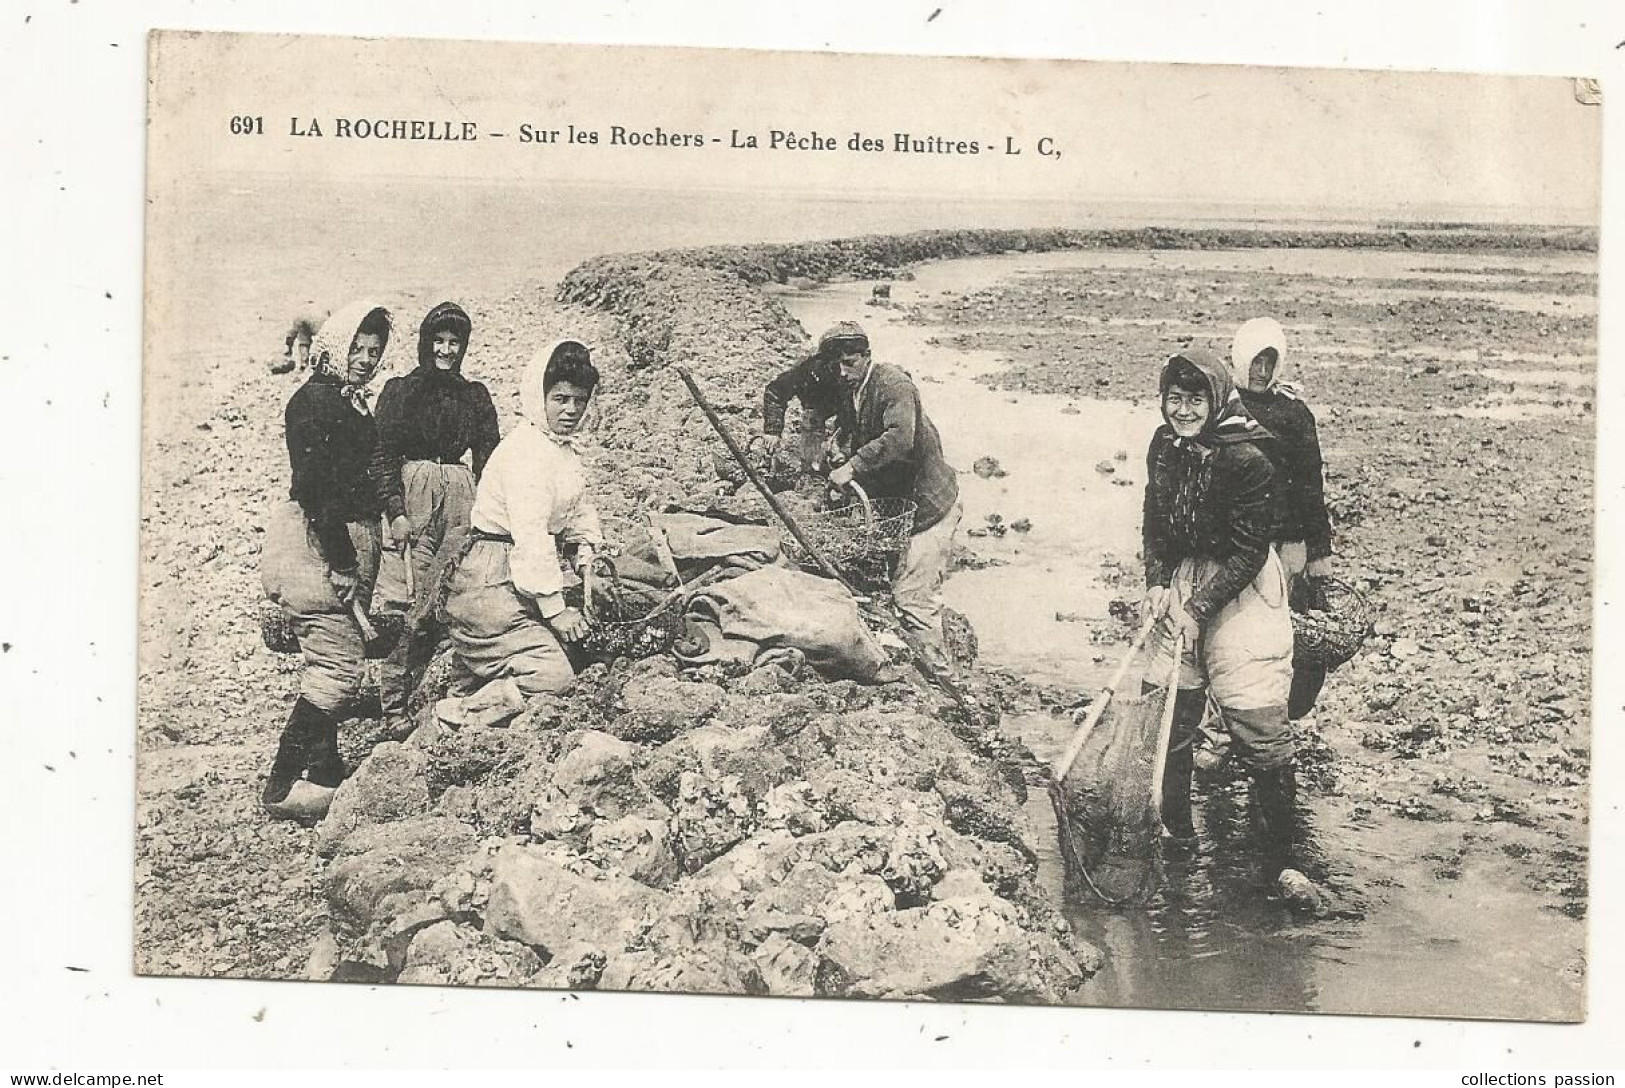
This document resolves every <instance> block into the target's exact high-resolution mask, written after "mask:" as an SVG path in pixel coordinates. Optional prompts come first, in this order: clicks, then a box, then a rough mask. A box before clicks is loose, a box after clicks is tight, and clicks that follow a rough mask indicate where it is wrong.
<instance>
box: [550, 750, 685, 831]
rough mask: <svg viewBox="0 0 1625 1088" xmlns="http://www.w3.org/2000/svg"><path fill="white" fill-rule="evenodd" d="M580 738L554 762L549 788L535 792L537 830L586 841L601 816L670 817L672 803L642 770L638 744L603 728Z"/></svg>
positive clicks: (604, 818)
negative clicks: (645, 778)
mask: <svg viewBox="0 0 1625 1088" xmlns="http://www.w3.org/2000/svg"><path fill="white" fill-rule="evenodd" d="M574 739H575V746H574V747H573V748H571V749H570V750H569V751H567V752H566V753H565V754H564V756H563V757H562V758H561V759H559V761H558V762H557V763H555V764H554V765H553V767H552V775H551V781H550V784H549V787H548V789H546V790H545V791H543V792H542V793H541V794H540V795H538V796H537V797H536V798H535V801H534V804H533V806H532V811H531V815H530V831H531V834H532V836H534V837H535V838H538V839H568V840H570V841H572V842H575V843H577V844H580V843H581V842H582V841H584V839H585V837H586V836H587V835H588V834H589V833H590V832H591V830H592V829H593V827H594V826H596V825H597V824H598V823H599V822H600V821H604V820H612V821H613V820H619V819H622V818H623V817H626V816H632V815H637V816H642V817H645V818H649V819H654V820H661V821H663V820H664V819H665V816H666V815H667V810H666V807H665V806H664V805H663V804H662V803H661V802H660V800H659V799H658V798H656V797H655V796H654V794H653V793H652V792H651V791H650V790H649V788H648V787H647V786H645V785H644V784H643V782H642V780H641V779H640V778H639V776H638V774H637V766H638V757H639V749H638V748H637V747H636V746H634V745H631V744H628V743H627V742H626V741H624V740H620V739H619V738H617V737H613V736H611V735H610V734H608V733H603V732H599V731H597V730H587V731H583V732H580V733H577V734H576V735H575V738H574Z"/></svg>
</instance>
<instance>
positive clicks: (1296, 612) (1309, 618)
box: [1292, 578, 1374, 670]
mask: <svg viewBox="0 0 1625 1088" xmlns="http://www.w3.org/2000/svg"><path fill="white" fill-rule="evenodd" d="M1373 629H1374V624H1373V621H1372V609H1371V602H1370V601H1368V600H1366V598H1365V595H1364V594H1362V593H1361V592H1360V591H1359V590H1357V589H1355V588H1354V587H1353V586H1351V585H1349V584H1348V583H1347V582H1344V581H1342V580H1341V579H1337V578H1301V579H1299V580H1298V583H1297V585H1295V586H1294V587H1293V590H1292V663H1293V664H1294V665H1297V666H1300V667H1305V666H1306V667H1309V668H1319V669H1327V670H1331V669H1335V668H1337V667H1338V666H1339V665H1342V664H1344V663H1346V662H1347V661H1348V660H1349V659H1350V658H1352V657H1353V656H1354V655H1355V654H1356V653H1358V652H1359V649H1360V647H1361V646H1362V645H1364V643H1365V640H1366V639H1368V638H1370V637H1371V634H1372V631H1373Z"/></svg>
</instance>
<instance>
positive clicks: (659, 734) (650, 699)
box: [609, 674, 723, 744]
mask: <svg viewBox="0 0 1625 1088" xmlns="http://www.w3.org/2000/svg"><path fill="white" fill-rule="evenodd" d="M722 699H723V691H722V688H720V687H719V686H717V685H716V684H711V683H690V682H688V681H686V680H677V679H674V678H671V677H666V676H658V675H648V674H643V675H638V676H634V677H633V678H632V679H630V680H628V681H627V682H626V686H625V687H624V688H622V689H621V696H620V700H619V711H620V713H619V714H618V715H617V716H616V718H615V720H614V721H613V722H612V723H610V726H609V728H610V730H611V731H612V732H613V733H614V734H615V735H616V736H618V737H622V738H624V739H626V740H635V741H639V742H642V743H645V744H649V743H661V742H664V741H668V740H670V739H671V738H672V737H675V736H676V735H677V734H679V733H681V732H683V731H685V730H688V729H694V728H696V727H698V726H700V725H703V724H705V722H706V720H707V719H708V718H710V717H711V715H713V714H715V713H716V711H717V708H718V707H720V706H721V705H722Z"/></svg>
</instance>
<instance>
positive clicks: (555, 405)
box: [543, 382, 592, 435]
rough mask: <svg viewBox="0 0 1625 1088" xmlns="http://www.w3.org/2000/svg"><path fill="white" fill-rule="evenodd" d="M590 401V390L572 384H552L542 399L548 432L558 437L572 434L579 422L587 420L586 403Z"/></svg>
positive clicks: (579, 424)
mask: <svg viewBox="0 0 1625 1088" xmlns="http://www.w3.org/2000/svg"><path fill="white" fill-rule="evenodd" d="M591 400H592V390H591V389H584V388H582V387H581V386H579V385H576V384H575V383H574V382H554V383H553V386H552V387H551V388H550V389H548V391H547V395H546V396H545V397H544V398H543V401H544V403H545V404H546V406H547V427H548V430H550V431H552V432H553V433H554V434H558V435H571V434H574V433H575V430H576V428H577V427H579V426H581V421H582V420H583V419H585V418H587V403H588V402H589V401H591Z"/></svg>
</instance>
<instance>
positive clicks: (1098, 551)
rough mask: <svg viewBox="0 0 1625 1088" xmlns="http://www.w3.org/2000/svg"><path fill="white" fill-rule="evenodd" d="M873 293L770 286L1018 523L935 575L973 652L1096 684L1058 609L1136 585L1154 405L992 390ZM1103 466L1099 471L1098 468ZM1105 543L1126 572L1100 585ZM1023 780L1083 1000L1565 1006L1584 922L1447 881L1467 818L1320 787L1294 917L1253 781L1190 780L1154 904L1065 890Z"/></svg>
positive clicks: (1034, 720)
mask: <svg viewBox="0 0 1625 1088" xmlns="http://www.w3.org/2000/svg"><path fill="white" fill-rule="evenodd" d="M1447 260H1450V258H1449V257H1442V256H1441V255H1438V254H1408V253H1392V254H1390V253H1342V252H1339V253H1331V254H1314V253H1301V252H1296V251H1290V252H1285V253H1282V252H1236V253H1207V252H1204V253H1196V254H1187V253H1180V254H1177V255H1173V254H1161V253H1138V254H1135V253H1122V252H1103V253H1060V254H1041V255H1024V256H1019V257H1011V256H1006V257H991V258H979V259H971V260H962V261H954V262H948V263H940V264H933V265H927V266H924V267H922V268H920V269H919V270H918V272H917V278H916V279H915V280H913V281H900V282H897V283H894V284H893V285H892V297H893V301H894V302H895V303H898V304H900V305H903V306H906V305H908V304H910V303H911V302H913V301H916V300H919V299H923V298H927V297H931V296H935V295H940V294H945V293H946V294H957V293H963V292H966V291H971V290H976V289H978V288H982V287H986V286H989V285H991V284H993V283H996V282H1000V281H1010V280H1012V279H1017V278H1019V277H1020V276H1023V275H1027V274H1031V273H1034V272H1041V271H1044V270H1048V269H1055V268H1088V267H1107V266H1109V267H1114V268H1123V267H1138V268H1144V269H1146V270H1147V271H1148V272H1152V273H1155V272H1157V271H1162V270H1171V269H1172V268H1174V267H1176V266H1178V267H1187V268H1194V267H1201V268H1221V267H1222V268H1236V267H1243V268H1260V267H1264V266H1266V265H1274V266H1277V267H1282V268H1286V267H1291V268H1293V269H1298V268H1302V269H1304V270H1308V269H1319V270H1322V271H1324V270H1325V266H1324V265H1322V263H1321V262H1322V261H1330V262H1332V265H1333V266H1334V268H1333V269H1332V271H1331V273H1330V274H1337V275H1357V274H1364V275H1367V276H1378V275H1393V274H1395V273H1397V272H1402V271H1405V270H1406V269H1408V268H1410V267H1412V266H1415V265H1418V264H1427V263H1432V264H1441V263H1444V262H1445V261H1447ZM1520 263H1522V262H1520ZM1529 263H1530V266H1531V267H1532V268H1533V267H1536V266H1537V265H1557V266H1562V267H1567V266H1569V265H1570V262H1569V261H1567V260H1564V259H1557V260H1550V259H1542V260H1540V261H1538V262H1537V261H1531V262H1529ZM870 288H871V285H870V284H868V283H854V284H839V285H833V286H830V287H827V288H822V289H818V290H814V291H793V290H784V291H782V292H780V295H779V297H780V298H781V299H782V300H783V301H784V302H785V303H786V305H788V306H789V308H790V310H791V312H792V313H794V314H795V316H796V317H797V318H798V319H799V320H800V321H801V323H802V324H803V325H804V326H805V327H806V328H807V330H808V332H809V334H811V335H814V336H816V335H817V333H818V332H819V331H820V330H821V329H823V328H824V327H826V326H828V325H829V324H832V323H833V322H835V321H838V320H853V319H855V320H857V321H859V322H860V323H862V324H863V325H864V327H865V329H866V330H867V331H868V332H869V335H870V338H871V341H872V343H873V345H874V351H875V356H876V358H877V359H881V360H884V361H888V362H892V363H897V364H899V365H901V366H903V367H904V368H905V369H907V370H908V371H910V373H911V374H912V375H913V376H914V377H915V379H916V380H917V381H918V383H919V385H920V390H921V397H922V399H923V400H924V402H925V406H926V410H927V412H928V413H930V414H931V415H932V417H933V419H934V420H936V421H937V423H938V426H939V430H940V431H941V432H942V439H943V445H944V448H945V450H946V452H947V455H948V458H949V460H950V462H951V463H953V464H954V465H955V466H957V467H958V468H959V469H960V479H961V494H962V497H963V501H964V504H965V513H966V517H965V522H964V526H965V528H966V529H979V528H981V527H983V526H985V525H986V524H987V522H986V518H987V516H988V515H989V514H998V515H1000V516H1001V517H1002V519H1003V522H1004V523H1005V524H1009V523H1010V522H1012V521H1014V520H1016V519H1018V518H1023V517H1025V518H1030V519H1031V521H1032V528H1031V531H1029V532H1027V533H1016V532H1009V533H1007V534H1006V535H1005V536H1003V537H1002V538H1001V537H996V536H984V537H981V538H978V539H975V540H972V541H969V543H971V544H972V545H973V549H974V551H975V552H976V553H977V554H978V555H980V556H983V557H988V558H996V559H999V560H1002V561H1003V563H1004V565H1002V566H996V567H991V568H989V569H986V570H981V571H963V572H960V573H958V574H955V575H954V576H953V577H952V578H950V580H949V582H948V585H947V588H946V596H947V599H948V603H949V604H950V605H952V606H953V607H955V608H957V609H959V610H960V611H962V612H964V613H965V614H966V615H967V616H969V617H970V619H971V621H972V622H973V623H974V625H975V627H976V630H977V634H978V637H979V640H980V643H981V651H982V658H983V660H984V662H985V663H987V664H990V665H993V666H997V667H1001V668H1005V669H1009V670H1010V671H1012V672H1015V673H1018V674H1020V675H1022V676H1025V677H1027V678H1028V679H1031V680H1034V681H1039V682H1044V683H1052V684H1058V685H1065V686H1069V687H1074V688H1079V689H1091V690H1092V689H1095V688H1098V687H1099V686H1100V685H1101V684H1103V683H1104V680H1105V677H1106V676H1107V674H1108V673H1109V672H1110V670H1111V669H1112V668H1113V667H1114V666H1115V664H1116V661H1117V659H1118V657H1119V655H1120V654H1121V653H1122V652H1123V648H1122V647H1121V646H1097V645H1095V644H1093V643H1092V642H1091V641H1090V639H1089V635H1088V632H1089V630H1090V628H1091V627H1092V626H1093V624H1091V623H1079V622H1070V621H1069V620H1068V619H1066V617H1067V616H1068V615H1076V616H1079V617H1084V618H1087V619H1089V620H1099V619H1100V618H1101V617H1103V616H1105V615H1106V608H1107V605H1108V603H1109V602H1110V600H1111V599H1113V598H1114V597H1120V598H1124V599H1130V600H1132V599H1135V598H1137V596H1138V593H1139V591H1138V588H1137V572H1138V563H1137V560H1136V556H1137V553H1138V548H1139V539H1138V526H1139V503H1140V497H1141V485H1142V483H1143V480H1144V452H1145V447H1146V443H1147V442H1148V440H1149V438H1150V435H1151V432H1152V430H1153V428H1154V427H1155V425H1156V423H1157V422H1158V418H1157V415H1156V410H1155V407H1154V405H1153V404H1152V403H1151V401H1150V399H1149V398H1148V400H1147V401H1146V402H1143V403H1142V404H1140V405H1138V406H1135V405H1131V404H1129V403H1126V402H1121V401H1117V402H1113V401H1095V400H1085V399H1078V400H1072V399H1069V398H1066V397H1061V396H1054V395H1047V394H1035V393H1023V394H1021V395H1019V396H1014V395H1011V394H1009V393H1007V392H999V391H994V390H990V389H988V388H987V387H985V386H983V385H980V384H978V383H976V382H975V381H974V380H973V379H974V377H975V376H976V375H977V374H979V373H982V372H985V371H987V370H989V369H991V368H992V367H993V366H994V365H996V362H997V357H996V355H994V354H993V353H988V352H967V351H962V350H957V349H954V348H952V347H950V346H948V345H947V343H946V341H947V339H948V337H947V336H946V335H945V332H946V331H947V330H944V329H941V328H934V327H931V326H928V325H916V324H910V323H907V322H905V321H903V320H902V319H901V315H900V313H899V311H897V310H894V309H890V308H883V307H872V306H869V305H867V303H868V301H869V298H870ZM938 338H940V340H941V341H942V342H941V343H936V342H933V341H934V340H935V339H938ZM1542 376H1544V375H1542ZM949 421H951V422H949ZM1119 454H1122V455H1124V456H1123V459H1121V460H1118V459H1117V456H1118V455H1119ZM982 456H992V457H995V458H997V459H998V461H999V462H1000V465H1001V466H1002V468H1003V469H1004V470H1005V471H1006V473H1007V475H1005V476H1003V477H1000V478H993V479H983V478H981V477H978V476H976V475H974V474H973V473H971V472H970V471H969V468H970V466H971V465H972V464H973V463H974V462H975V460H976V459H977V458H978V457H982ZM1102 462H1104V463H1105V464H1106V465H1109V466H1110V468H1111V471H1110V472H1109V473H1104V472H1099V471H1097V470H1096V467H1095V466H1096V465H1097V464H1100V463H1102ZM1113 480H1124V481H1127V483H1128V486H1119V485H1117V484H1114V483H1112V481H1113ZM1108 557H1110V558H1112V559H1115V560H1118V561H1120V562H1121V563H1122V564H1123V565H1124V566H1126V567H1127V568H1128V569H1129V571H1130V574H1131V575H1133V577H1131V578H1129V579H1125V582H1124V583H1123V584H1120V585H1119V586H1118V587H1116V588H1114V587H1113V586H1112V585H1109V584H1106V583H1105V582H1104V581H1103V580H1102V578H1101V570H1102V564H1103V561H1106V560H1107V559H1108ZM1131 682H1132V680H1131ZM1005 727H1006V728H1007V729H1008V730H1009V731H1011V732H1012V733H1014V734H1015V735H1017V736H1019V737H1020V738H1021V739H1022V740H1023V741H1025V742H1026V743H1027V744H1028V746H1029V747H1031V748H1032V749H1033V751H1034V752H1035V753H1036V754H1037V755H1038V756H1039V757H1040V758H1041V759H1043V760H1045V761H1049V760H1051V759H1053V758H1054V757H1055V756H1056V755H1057V754H1058V753H1059V751H1060V750H1061V748H1063V747H1064V745H1065V744H1066V741H1067V740H1068V739H1069V737H1070V736H1071V732H1072V725H1071V722H1070V720H1069V719H1068V718H1066V717H1064V716H1051V715H1049V714H1044V713H1040V714H1032V715H1017V716H1012V717H1009V718H1007V719H1006V723H1005ZM1032 792H1033V797H1032V800H1031V801H1030V802H1029V803H1028V805H1027V808H1026V815H1027V817H1028V819H1029V820H1030V821H1031V827H1032V829H1033V832H1034V835H1033V841H1035V842H1036V843H1038V844H1039V851H1040V873H1039V878H1040V882H1041V884H1042V885H1043V886H1044V887H1045V888H1046V889H1047V890H1048V891H1049V892H1050V893H1051V894H1052V895H1053V896H1054V897H1055V898H1056V899H1057V900H1058V901H1060V902H1061V903H1062V904H1063V909H1064V911H1065V914H1066V916H1067V918H1068V919H1069V921H1070V922H1071V924H1072V925H1073V927H1074V929H1075V930H1076V931H1077V932H1078V934H1079V935H1080V936H1081V937H1083V938H1084V939H1085V940H1087V941H1089V942H1091V943H1093V944H1094V945H1096V946H1097V947H1099V948H1101V949H1102V950H1103V951H1104V952H1105V953H1106V955H1107V957H1108V962H1107V965H1106V967H1105V969H1104V970H1103V971H1102V972H1101V974H1100V975H1098V976H1096V977H1095V978H1094V979H1092V980H1091V981H1090V982H1089V983H1088V984H1087V985H1086V986H1084V987H1083V988H1082V989H1081V990H1080V992H1079V994H1078V996H1077V1001H1078V1003H1079V1004H1088V1005H1102V1006H1118V1007H1121V1006H1140V1007H1149V1008H1206V1009H1238V1010H1297V1011H1304V1010H1312V1011H1319V1012H1347V1013H1386V1014H1394V1015H1431V1016H1458V1017H1505V1018H1528V1019H1566V1018H1570V1017H1572V1016H1573V1015H1574V1014H1575V1010H1576V1009H1577V1007H1578V1005H1577V996H1576V995H1577V993H1578V990H1579V986H1580V976H1581V974H1582V973H1583V967H1582V965H1581V961H1580V958H1579V955H1580V954H1578V953H1577V952H1576V949H1579V948H1583V944H1584V941H1583V933H1582V930H1581V924H1580V923H1577V922H1574V921H1572V920H1570V919H1568V918H1565V917H1562V916H1560V915H1556V914H1554V913H1552V912H1550V911H1547V910H1545V909H1543V902H1542V900H1541V899H1540V898H1539V897H1538V896H1537V895H1535V894H1534V893H1532V892H1530V891H1529V890H1527V889H1526V888H1525V887H1524V886H1523V885H1522V884H1520V882H1519V880H1518V877H1517V875H1516V874H1515V873H1514V872H1512V871H1511V869H1510V867H1509V866H1508V865H1507V864H1506V863H1505V862H1504V861H1503V860H1500V859H1496V860H1486V859H1485V857H1483V856H1475V857H1474V858H1473V859H1472V860H1471V861H1470V862H1469V863H1468V864H1466V865H1464V866H1463V868H1462V870H1461V872H1460V875H1459V876H1457V877H1456V878H1455V879H1453V880H1449V881H1443V880H1440V879H1439V878H1438V877H1437V876H1436V875H1435V873H1434V872H1433V866H1434V865H1435V864H1436V860H1434V861H1430V860H1428V858H1427V857H1426V855H1429V854H1434V855H1436V856H1437V855H1448V854H1449V853H1450V852H1451V850H1452V848H1453V847H1454V846H1456V845H1459V843H1460V842H1461V837H1462V831H1461V828H1460V826H1459V825H1455V824H1449V823H1426V822H1417V821H1407V820H1400V819H1398V818H1394V817H1390V816H1386V815H1371V816H1368V817H1365V818H1363V819H1361V820H1358V821H1350V820H1348V819H1347V818H1346V817H1345V816H1343V815H1342V814H1340V813H1339V812H1337V811H1336V810H1334V809H1333V807H1332V805H1331V804H1330V803H1329V802H1327V801H1315V802H1313V803H1311V804H1310V805H1308V806H1306V807H1307V808H1309V809H1310V812H1309V814H1308V815H1309V818H1310V820H1311V822H1312V824H1313V825H1315V826H1316V830H1315V832H1314V837H1313V839H1312V841H1313V842H1314V843H1315V844H1316V847H1317V849H1316V855H1317V856H1318V858H1319V859H1321V863H1320V865H1319V866H1318V867H1317V868H1316V871H1315V872H1314V874H1313V875H1314V876H1315V877H1316V879H1317V881H1318V882H1319V883H1320V885H1321V887H1322V888H1323V889H1325V890H1326V891H1327V892H1328V893H1329V894H1328V899H1329V903H1330V911H1329V916H1326V917H1320V918H1303V917H1297V916H1295V915H1294V914H1293V913H1292V912H1290V911H1289V910H1288V909H1287V908H1285V907H1284V906H1283V905H1282V904H1280V903H1279V902H1278V901H1275V900H1273V899H1270V898H1268V897H1267V896H1266V895H1265V894H1264V892H1263V890H1262V889H1261V888H1259V887H1258V886H1257V885H1256V883H1255V880H1254V876H1253V865H1254V859H1255V854H1254V849H1253V841H1252V837H1251V832H1250V828H1249V817H1248V814H1247V806H1246V790H1245V786H1244V784H1243V783H1231V784H1230V785H1228V786H1209V787H1206V788H1203V789H1200V790H1199V794H1200V795H1201V796H1202V797H1203V798H1204V800H1202V801H1201V802H1199V815H1198V828H1199V830H1200V831H1201V833H1202V843H1203V845H1202V848H1201V850H1200V852H1199V853H1198V855H1197V856H1196V857H1195V858H1193V859H1190V860H1187V861H1183V862H1178V861H1175V862H1170V863H1168V864H1166V865H1165V866H1164V869H1163V878H1164V879H1163V884H1162V890H1161V891H1160V892H1159V894H1158V896H1157V898H1156V899H1155V901H1154V902H1153V903H1152V904H1150V906H1149V907H1146V908H1141V909H1122V910H1112V909H1109V908H1106V907H1104V906H1103V905H1101V904H1100V903H1099V902H1098V901H1096V900H1094V899H1093V898H1092V897H1091V896H1090V895H1089V893H1088V892H1087V891H1085V890H1082V889H1076V888H1074V889H1068V888H1067V887H1066V886H1065V884H1066V881H1065V875H1064V871H1063V866H1062V863H1061V858H1060V852H1059V842H1058V839H1057V836H1056V830H1055V817H1054V814H1053V811H1052V810H1051V807H1050V802H1049V798H1048V795H1047V793H1046V792H1045V791H1043V790H1041V789H1035V790H1033V791H1032ZM1491 857H1492V858H1493V855H1491Z"/></svg>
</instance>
